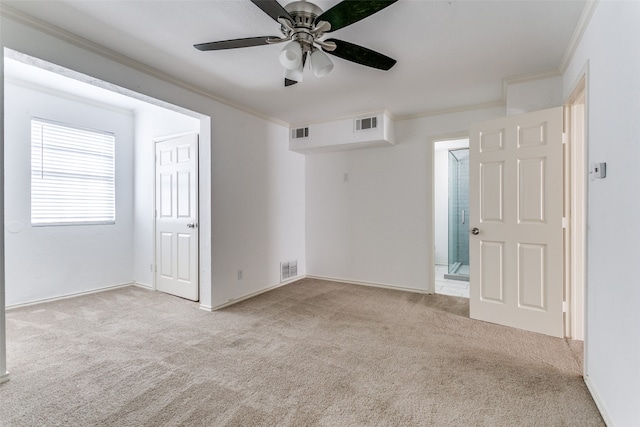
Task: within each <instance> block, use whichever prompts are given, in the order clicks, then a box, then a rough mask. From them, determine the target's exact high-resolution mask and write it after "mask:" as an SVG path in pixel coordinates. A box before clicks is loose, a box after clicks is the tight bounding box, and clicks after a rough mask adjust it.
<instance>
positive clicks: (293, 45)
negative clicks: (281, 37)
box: [280, 40, 302, 70]
mask: <svg viewBox="0 0 640 427" xmlns="http://www.w3.org/2000/svg"><path fill="white" fill-rule="evenodd" d="M280 64H282V66H283V67H284V68H286V69H287V70H296V69H298V68H300V66H301V65H302V47H300V43H298V42H297V41H295V40H294V41H292V42H289V43H287V44H286V45H285V46H284V48H283V49H282V52H280Z"/></svg>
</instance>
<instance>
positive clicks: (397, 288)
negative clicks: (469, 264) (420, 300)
mask: <svg viewBox="0 0 640 427" xmlns="http://www.w3.org/2000/svg"><path fill="white" fill-rule="evenodd" d="M305 277H306V278H307V279H316V280H326V281H329V282H340V283H348V284H350V285H360V286H368V287H370V288H383V289H391V290H394V291H403V292H412V293H414V294H427V295H431V294H430V292H429V291H428V290H427V289H416V288H407V287H405V286H395V285H388V284H386V283H372V282H360V281H357V280H348V279H340V278H338V277H327V276H310V275H307V276H305Z"/></svg>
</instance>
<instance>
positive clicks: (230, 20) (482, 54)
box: [2, 0, 585, 123]
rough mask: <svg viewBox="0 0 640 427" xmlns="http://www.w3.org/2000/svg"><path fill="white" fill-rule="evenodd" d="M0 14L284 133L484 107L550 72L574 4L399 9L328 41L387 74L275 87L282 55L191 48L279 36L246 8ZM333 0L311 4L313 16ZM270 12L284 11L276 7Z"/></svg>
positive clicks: (578, 2) (88, 6) (359, 70)
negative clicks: (383, 115) (172, 81)
mask: <svg viewBox="0 0 640 427" xmlns="http://www.w3.org/2000/svg"><path fill="white" fill-rule="evenodd" d="M2 1H3V3H4V4H7V5H9V6H10V7H12V8H14V9H18V10H20V11H22V12H25V13H27V14H29V15H32V16H34V17H36V18H38V19H41V20H43V21H46V22H49V23H51V24H53V25H56V26H58V27H61V28H63V29H65V30H67V31H69V32H71V33H74V34H77V35H79V36H82V37H84V38H86V39H88V40H91V41H93V42H95V43H98V44H100V45H102V46H105V47H107V48H110V49H112V50H114V51H117V52H119V53H121V54H123V55H126V56H128V57H130V58H133V59H135V60H137V61H139V62H142V63H144V64H147V65H150V66H152V67H154V68H156V69H158V70H160V71H163V72H165V73H167V74H169V75H172V76H174V77H177V78H179V79H181V80H184V81H186V82H188V83H191V84H194V85H196V86H199V87H201V88H203V89H205V90H207V91H210V92H212V93H215V94H217V95H219V96H222V97H224V98H227V99H229V100H231V101H233V102H235V103H238V104H241V105H243V106H245V107H247V108H249V109H251V110H254V111H256V112H258V113H260V114H263V115H266V116H269V117H273V118H275V119H278V120H281V121H284V122H287V123H305V122H311V121H317V120H324V119H330V118H334V117H339V116H345V115H352V114H358V113H362V112H370V111H377V110H381V109H385V108H386V109H388V110H390V111H391V112H392V113H393V114H395V115H397V116H407V115H415V114H422V113H428V112H431V111H438V110H444V109H452V108H459V107H465V106H469V105H476V104H485V103H491V102H495V101H498V100H500V99H501V98H502V82H503V79H505V78H509V77H514V76H520V75H526V74H535V73H546V72H550V71H556V70H558V68H559V66H560V65H561V60H562V56H563V54H564V53H565V51H566V49H567V47H568V45H569V42H570V39H571V36H572V34H573V32H574V30H575V28H576V25H577V23H578V21H579V18H580V15H581V13H582V10H583V8H584V6H585V1H584V0H565V1H543V0H529V1H527V0H508V1H506V0H505V1H485V0H470V1H455V0H450V1H439V0H438V1H436V0H400V1H398V2H397V3H395V4H393V5H391V6H389V7H388V8H386V9H384V10H382V11H381V12H379V13H377V14H375V15H373V16H370V17H368V18H366V19H364V20H362V21H360V22H357V23H355V24H353V25H351V26H349V27H346V28H343V29H340V30H338V31H335V32H333V33H331V34H328V35H327V36H328V37H333V38H337V39H341V40H346V41H350V42H352V43H356V44H359V45H362V46H365V47H368V48H370V49H373V50H376V51H379V52H381V53H384V54H386V55H388V56H391V57H392V58H394V59H396V60H397V61H398V63H397V64H396V66H395V67H394V68H392V69H391V70H390V71H387V72H385V71H380V70H374V69H370V68H367V67H363V66H361V65H357V64H354V63H351V62H348V61H345V60H342V59H340V58H337V57H334V56H331V59H332V61H333V62H334V64H335V68H334V69H333V71H332V72H331V74H329V75H328V76H327V77H324V78H322V79H317V78H315V77H314V76H313V74H312V73H311V72H310V70H306V71H305V76H304V81H303V82H301V83H299V84H297V85H294V86H291V87H288V88H285V87H283V77H282V75H283V70H282V67H281V66H280V64H279V62H278V58H277V57H278V52H279V50H280V49H281V48H282V45H273V46H258V47H250V48H242V49H233V50H225V51H212V52H201V51H198V50H196V49H195V48H193V44H196V43H203V42H209V41H217V40H226V39H233V38H241V37H253V36H267V35H273V36H277V35H279V30H278V28H279V25H278V24H277V23H276V22H275V21H273V20H272V19H271V18H270V17H269V16H268V15H266V14H264V13H263V12H262V11H261V10H260V9H259V8H257V7H256V6H255V5H253V4H252V3H251V2H250V1H249V0H204V1H195V0H194V1H192V0H182V1H163V0H152V1H149V0H144V1H141V0H138V1H127V0H124V1H101V0H91V1H89V0H84V1H53V0H49V1H12V0H2ZM338 2H339V1H338V0H318V1H316V2H315V3H316V4H317V5H318V6H320V7H321V8H322V9H323V10H327V9H329V8H330V7H332V6H333V5H335V4H337V3H338ZM280 3H281V4H282V5H284V4H286V3H287V1H285V0H280Z"/></svg>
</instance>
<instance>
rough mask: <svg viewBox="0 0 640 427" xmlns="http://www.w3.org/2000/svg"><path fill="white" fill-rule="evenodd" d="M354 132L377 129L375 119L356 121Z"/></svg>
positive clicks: (376, 119)
mask: <svg viewBox="0 0 640 427" xmlns="http://www.w3.org/2000/svg"><path fill="white" fill-rule="evenodd" d="M355 124H356V132H357V131H361V130H369V129H375V128H377V127H378V118H377V117H365V118H363V119H356V120H355Z"/></svg>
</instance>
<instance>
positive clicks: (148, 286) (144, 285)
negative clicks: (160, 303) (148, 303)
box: [131, 282, 153, 291]
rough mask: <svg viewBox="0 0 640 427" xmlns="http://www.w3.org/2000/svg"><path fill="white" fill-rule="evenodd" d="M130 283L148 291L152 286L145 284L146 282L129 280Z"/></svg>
mask: <svg viewBox="0 0 640 427" xmlns="http://www.w3.org/2000/svg"><path fill="white" fill-rule="evenodd" d="M131 284H132V285H133V286H137V287H138V288H142V289H146V290H148V291H152V290H153V286H151V285H147V284H146V283H138V282H131Z"/></svg>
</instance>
